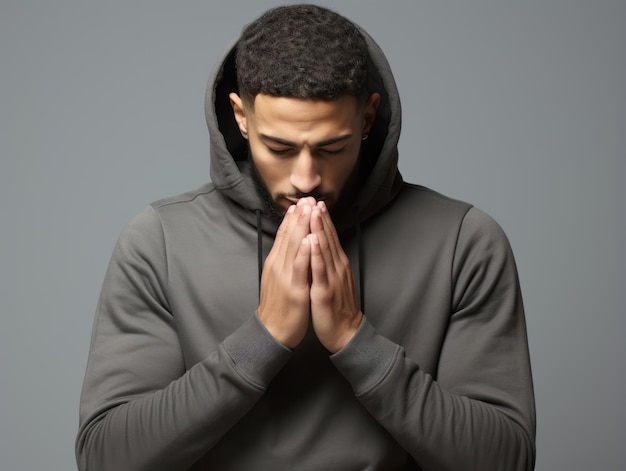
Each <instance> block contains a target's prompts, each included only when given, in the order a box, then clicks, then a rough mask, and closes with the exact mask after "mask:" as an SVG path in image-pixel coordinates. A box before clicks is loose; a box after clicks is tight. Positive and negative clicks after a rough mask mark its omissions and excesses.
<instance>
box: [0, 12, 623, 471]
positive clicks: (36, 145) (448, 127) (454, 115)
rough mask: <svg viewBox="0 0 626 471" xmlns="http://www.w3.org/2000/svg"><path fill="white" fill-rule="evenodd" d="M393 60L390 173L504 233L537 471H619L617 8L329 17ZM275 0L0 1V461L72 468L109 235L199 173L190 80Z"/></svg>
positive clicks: (199, 81) (201, 147) (197, 106)
mask: <svg viewBox="0 0 626 471" xmlns="http://www.w3.org/2000/svg"><path fill="white" fill-rule="evenodd" d="M323 3H324V4H326V5H331V6H333V7H334V8H335V9H336V10H338V11H339V12H341V13H344V14H346V15H347V16H348V17H350V18H352V19H353V20H354V21H356V22H357V23H359V24H361V25H362V26H364V27H365V28H366V29H367V30H368V31H369V32H370V33H371V34H372V35H373V36H374V38H375V39H376V40H377V41H378V42H379V44H380V45H381V47H382V48H383V50H385V51H386V52H387V54H388V57H389V60H390V63H391V66H392V68H393V69H394V71H395V74H396V79H397V82H398V86H399V89H400V93H401V95H402V99H403V108H404V127H403V135H402V140H401V145H400V147H401V149H400V150H401V157H400V158H401V170H402V171H403V174H404V176H405V178H406V179H407V180H409V181H413V182H417V183H421V184H425V185H427V186H430V187H432V188H434V189H436V190H438V191H441V192H444V193H447V194H448V195H450V196H453V197H456V198H460V199H464V200H467V201H470V202H472V203H474V204H476V205H477V206H479V207H481V208H482V209H483V210H485V211H487V212H488V213H490V214H491V215H492V216H494V217H495V219H496V220H498V221H499V222H500V224H501V225H502V226H503V227H504V229H505V231H506V232H507V234H508V235H509V237H510V240H511V243H512V245H513V248H514V251H515V254H516V256H517V260H518V265H519V272H520V276H521V282H522V288H523V290H524V299H525V304H526V308H527V322H528V327H529V338H530V348H531V354H532V361H533V367H534V377H535V387H536V398H537V407H538V441H537V444H538V464H537V469H538V470H587V469H594V470H595V469H597V470H622V469H626V452H625V448H626V447H625V446H624V444H625V443H626V433H625V431H626V425H625V424H626V406H624V397H626V386H625V385H626V368H625V367H624V358H626V355H625V353H626V352H625V348H624V346H625V343H624V340H623V337H624V334H625V327H626V322H625V317H624V312H623V303H622V302H621V301H622V299H623V292H624V288H625V284H624V278H625V275H626V272H625V268H624V267H625V266H626V256H625V252H624V249H623V247H622V244H623V242H624V240H626V237H625V236H626V231H625V230H624V216H625V210H624V205H623V203H624V201H626V198H625V196H626V195H625V192H624V189H623V187H622V186H621V179H622V178H623V177H624V176H625V173H624V172H625V170H626V169H625V166H626V165H625V155H624V153H625V148H626V147H625V137H624V136H625V135H626V95H625V93H624V84H626V53H625V51H626V27H625V25H626V5H625V3H624V2H623V1H609V0H596V1H592V0H589V1H586V2H583V1H566V0H562V1H556V0H555V1H524V2H506V1H495V0H494V1H480V2H470V1H456V2H447V1H446V2H435V1H418V2H409V1H404V2H382V1H377V2H374V1H360V2H356V1H354V2H349V1H337V2H332V3H331V2H323ZM274 4H275V3H274V2H271V1H264V2H263V1H252V0H249V1H232V0H231V1H230V2H228V3H224V4H218V3H217V2H213V3H212V2H209V1H204V2H200V1H187V2H167V3H166V2H160V1H151V2H148V1H143V2H139V1H131V2H128V1H124V2H122V1H119V0H116V1H111V0H109V1H105V2H86V1H78V0H74V1H65V0H56V1H54V2H51V1H29V0H2V1H1V2H0V159H1V167H0V218H1V219H0V223H1V232H0V235H1V244H0V267H1V268H0V270H1V278H0V316H1V324H0V368H1V370H0V381H1V389H0V414H1V415H0V460H1V461H0V467H1V469H3V470H28V471H30V470H35V469H49V470H68V469H75V464H74V456H73V441H74V437H75V434H76V428H77V420H78V400H79V392H80V388H81V382H82V376H83V373H84V368H85V363H86V358H87V351H88V346H89V337H90V331H91V324H92V320H93V313H94V309H95V305H96V301H97V298H98V294H99V290H100V285H101V283H102V279H103V276H104V273H105V270H106V266H107V263H108V259H109V257H110V255H111V251H112V249H113V245H114V243H115V241H116V238H117V236H118V234H119V232H120V231H121V230H122V228H123V227H124V225H125V224H126V223H127V222H128V221H129V219H130V218H131V217H132V216H133V215H134V214H136V213H137V212H138V211H140V210H141V209H142V208H144V207H145V206H146V205H147V204H149V203H150V202H151V201H153V200H155V199H158V198H160V197H163V196H168V195H172V194H177V193H180V192H183V191H186V190H188V189H192V188H195V187H197V186H199V185H200V184H202V183H203V182H204V181H205V180H206V179H207V178H208V139H207V134H206V130H205V124H204V114H203V94H204V86H205V82H206V79H207V77H208V75H209V73H210V71H211V69H212V67H213V64H214V62H215V60H216V59H217V58H218V57H219V55H220V54H221V53H222V51H223V50H224V49H225V47H226V45H227V44H228V43H229V42H230V41H231V39H233V38H234V36H235V35H236V34H237V33H238V32H239V31H240V29H241V27H242V26H243V25H244V24H245V23H247V22H249V21H250V20H252V19H253V18H254V17H256V16H257V15H258V14H259V13H260V12H261V11H263V10H265V9H266V8H267V7H269V6H272V5H274Z"/></svg>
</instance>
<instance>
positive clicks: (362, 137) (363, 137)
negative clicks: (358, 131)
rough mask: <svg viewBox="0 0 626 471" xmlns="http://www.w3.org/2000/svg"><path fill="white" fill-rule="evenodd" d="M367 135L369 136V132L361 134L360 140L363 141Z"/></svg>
mask: <svg viewBox="0 0 626 471" xmlns="http://www.w3.org/2000/svg"><path fill="white" fill-rule="evenodd" d="M368 137H370V135H369V134H363V135H362V136H361V140H362V141H364V140H365V139H367V138H368Z"/></svg>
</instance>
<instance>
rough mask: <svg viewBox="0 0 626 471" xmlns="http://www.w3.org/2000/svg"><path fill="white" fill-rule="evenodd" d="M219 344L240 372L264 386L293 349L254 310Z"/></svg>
mask: <svg viewBox="0 0 626 471" xmlns="http://www.w3.org/2000/svg"><path fill="white" fill-rule="evenodd" d="M222 345H223V347H224V349H225V350H226V353H228V355H229V356H230V357H231V359H232V360H233V362H235V365H236V366H237V368H238V369H239V370H240V371H241V373H243V375H244V376H245V377H246V378H247V379H248V380H250V381H252V382H254V383H256V384H257V385H260V386H262V387H263V388H267V386H268V385H269V383H270V381H271V380H272V378H274V376H276V374H277V373H278V372H279V371H280V370H281V369H282V368H283V366H285V364H286V363H287V361H289V358H291V353H292V351H291V350H290V349H289V348H287V347H285V346H284V345H282V344H281V343H279V342H277V341H276V340H275V339H274V337H272V334H270V333H269V331H268V330H267V329H266V328H265V326H264V325H263V324H262V323H261V321H260V320H259V318H258V316H257V315H256V313H255V315H253V316H252V317H250V319H248V320H247V321H246V322H245V323H244V324H243V325H242V326H241V327H240V328H239V329H237V330H236V331H235V332H233V333H232V334H231V335H229V336H228V337H226V339H224V341H223V342H222Z"/></svg>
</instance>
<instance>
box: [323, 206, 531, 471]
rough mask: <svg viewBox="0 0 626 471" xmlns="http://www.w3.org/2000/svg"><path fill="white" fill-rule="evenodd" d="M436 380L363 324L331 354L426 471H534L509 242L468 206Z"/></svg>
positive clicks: (525, 362)
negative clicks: (350, 339) (449, 313)
mask: <svg viewBox="0 0 626 471" xmlns="http://www.w3.org/2000/svg"><path fill="white" fill-rule="evenodd" d="M452 277H453V300H452V312H451V315H450V319H449V327H448V331H447V333H446V337H445V340H444V343H443V346H442V349H441V352H440V357H439V358H440V361H439V367H438V369H437V374H436V378H434V377H433V376H431V375H429V374H426V373H425V372H424V371H423V370H422V369H420V365H419V364H417V363H416V362H415V361H414V360H412V359H411V358H408V357H407V356H406V355H405V350H404V348H403V347H401V346H399V345H396V344H395V343H393V342H392V341H391V340H389V339H387V338H385V337H383V336H381V335H379V334H378V333H377V332H376V330H375V328H374V327H373V326H372V324H371V323H369V322H368V320H367V319H364V321H363V322H362V324H361V326H360V328H359V330H358V331H357V334H355V336H354V337H353V339H352V341H351V342H350V343H349V344H348V345H346V347H344V349H342V350H341V351H339V352H338V353H336V354H335V355H333V356H332V357H331V358H332V360H333V362H334V364H335V366H336V367H337V368H338V369H339V371H340V372H341V373H342V374H343V375H344V376H345V377H346V378H347V380H348V381H349V382H350V383H351V384H352V387H353V389H354V391H355V394H356V395H357V397H358V398H359V400H360V401H361V402H362V403H363V405H364V406H365V407H366V408H367V410H368V411H369V412H370V413H371V414H372V416H373V417H374V418H376V420H378V422H379V423H380V424H381V425H382V426H384V427H385V428H386V429H387V430H388V431H389V433H390V434H391V435H392V436H393V437H394V438H395V439H396V440H397V441H398V442H399V443H400V444H401V445H402V446H403V447H404V448H405V449H406V450H407V451H408V452H409V453H410V454H411V455H412V456H413V457H414V459H415V460H416V461H417V463H418V464H419V465H420V467H421V468H422V469H424V470H459V471H460V470H463V471H467V470H470V469H472V470H473V469H475V470H481V471H489V470H503V469H506V470H509V471H523V470H532V469H533V468H534V462H535V409H534V396H533V386H532V377H531V371H530V361H529V354H528V344H527V337H526V325H525V319H524V311H523V306H522V299H521V294H520V289H519V282H518V277H517V270H516V267H515V262H514V259H513V255H512V252H511V249H510V247H509V244H508V241H507V239H506V236H505V235H504V233H503V232H502V230H501V229H500V227H499V226H498V225H497V224H496V223H495V222H494V221H493V220H492V219H491V218H489V217H488V216H487V215H486V214H484V213H483V212H481V211H479V210H478V209H475V208H472V209H471V210H470V211H469V212H468V213H467V215H466V216H465V219H464V221H463V223H462V226H461V229H460V232H459V236H458V242H457V247H456V253H455V259H454V262H453V267H452Z"/></svg>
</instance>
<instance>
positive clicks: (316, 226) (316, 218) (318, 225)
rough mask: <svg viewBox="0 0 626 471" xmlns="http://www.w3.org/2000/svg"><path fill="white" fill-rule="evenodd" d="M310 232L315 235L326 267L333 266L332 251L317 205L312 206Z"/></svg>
mask: <svg viewBox="0 0 626 471" xmlns="http://www.w3.org/2000/svg"><path fill="white" fill-rule="evenodd" d="M311 233H312V234H315V236H316V238H315V240H316V243H317V246H318V248H319V250H320V254H321V257H322V258H323V259H324V264H325V265H326V269H328V268H330V267H334V266H335V262H334V261H333V252H332V250H331V249H330V246H329V241H328V237H327V235H326V232H325V230H324V224H323V222H322V212H321V211H320V208H319V207H316V208H314V209H313V212H312V213H311Z"/></svg>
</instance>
